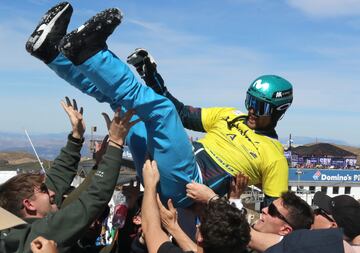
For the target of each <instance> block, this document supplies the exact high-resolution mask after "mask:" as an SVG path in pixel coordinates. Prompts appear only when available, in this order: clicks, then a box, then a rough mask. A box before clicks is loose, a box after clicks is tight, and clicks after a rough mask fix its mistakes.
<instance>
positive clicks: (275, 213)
mask: <svg viewBox="0 0 360 253" xmlns="http://www.w3.org/2000/svg"><path fill="white" fill-rule="evenodd" d="M268 213H269V214H270V216H272V217H277V218H279V219H280V220H282V221H285V222H286V223H287V224H289V225H290V227H292V228H294V226H293V225H291V223H290V222H289V221H288V220H287V219H286V218H285V216H284V215H282V214H281V213H280V212H279V210H278V209H277V207H276V206H275V205H274V204H273V203H271V204H270V205H269V206H268Z"/></svg>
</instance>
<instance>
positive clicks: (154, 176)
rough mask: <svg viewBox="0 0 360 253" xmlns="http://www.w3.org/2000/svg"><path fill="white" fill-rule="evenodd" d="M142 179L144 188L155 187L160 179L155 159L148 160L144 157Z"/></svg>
mask: <svg viewBox="0 0 360 253" xmlns="http://www.w3.org/2000/svg"><path fill="white" fill-rule="evenodd" d="M143 179H144V187H145V188H153V187H156V185H157V183H158V182H159V180H160V174H159V170H158V167H157V163H156V161H150V160H149V159H146V161H145V164H144V167H143Z"/></svg>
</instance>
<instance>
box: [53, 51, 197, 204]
mask: <svg viewBox="0 0 360 253" xmlns="http://www.w3.org/2000/svg"><path fill="white" fill-rule="evenodd" d="M48 67H50V68H51V69H52V70H53V71H54V72H55V73H56V74H57V75H58V76H60V77H61V78H63V79H64V80H66V81H67V82H68V83H70V84H71V85H73V86H75V87H76V88H78V89H79V90H81V91H82V92H83V93H85V94H88V95H90V96H92V97H94V98H96V99H97V100H98V101H99V102H107V103H109V104H110V106H111V108H112V109H113V110H115V109H116V108H118V107H120V106H122V107H123V108H125V109H126V110H129V109H135V110H136V114H137V116H139V117H140V118H141V119H142V122H139V123H138V124H136V125H134V126H133V127H132V128H131V129H130V131H129V134H128V136H127V138H126V143H127V144H128V146H129V148H130V151H131V153H132V156H133V159H134V163H135V167H136V170H137V174H138V175H139V176H140V178H142V167H143V165H144V162H145V155H146V152H148V153H149V154H150V156H151V157H152V158H153V159H154V160H156V161H157V164H158V168H159V172H160V183H159V193H160V196H161V198H162V200H167V199H169V198H171V199H172V200H173V201H174V204H175V205H176V206H179V207H187V206H189V205H190V204H192V201H191V200H190V199H189V198H187V197H186V187H185V185H186V184H187V183H189V182H191V181H192V180H194V181H195V182H199V183H202V178H201V172H200V170H199V169H198V166H197V164H196V161H195V157H194V154H193V151H192V146H191V143H190V141H189V139H188V136H187V134H186V132H185V129H184V127H183V125H182V123H181V120H180V118H179V116H178V113H177V111H176V109H175V107H174V105H173V104H172V102H171V101H170V100H168V99H167V98H165V97H163V96H160V95H158V94H157V93H155V92H154V91H153V90H152V89H151V88H149V87H147V86H146V85H142V84H141V83H139V82H138V81H137V80H136V78H135V76H134V74H133V73H132V72H131V70H130V69H129V67H128V66H127V65H126V64H124V63H123V62H122V61H121V60H120V59H119V58H118V57H117V56H116V55H115V54H113V53H112V52H111V51H109V50H107V49H103V50H101V51H99V52H98V53H97V54H96V55H94V56H92V57H91V58H89V59H88V60H87V61H85V62H84V63H83V64H81V65H78V66H75V65H74V64H72V63H71V62H70V61H69V60H68V59H67V58H65V57H64V56H63V55H62V54H61V53H60V54H59V55H58V56H57V57H56V58H55V59H54V60H53V61H52V62H51V63H49V64H48Z"/></svg>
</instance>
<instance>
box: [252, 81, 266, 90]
mask: <svg viewBox="0 0 360 253" xmlns="http://www.w3.org/2000/svg"><path fill="white" fill-rule="evenodd" d="M253 87H255V88H256V89H258V90H260V89H262V90H263V91H266V90H267V89H269V83H262V80H261V79H259V80H256V81H255V82H254V84H253Z"/></svg>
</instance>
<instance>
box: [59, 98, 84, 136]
mask: <svg viewBox="0 0 360 253" xmlns="http://www.w3.org/2000/svg"><path fill="white" fill-rule="evenodd" d="M65 100H66V102H65V101H64V100H61V106H62V107H63V108H64V110H65V112H66V113H67V115H68V116H69V119H70V123H71V127H72V136H73V137H74V138H77V139H81V138H82V137H83V136H84V133H85V129H86V127H85V122H84V119H83V108H82V107H80V110H78V107H77V103H76V100H75V99H73V104H71V102H70V99H69V98H68V97H65Z"/></svg>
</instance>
